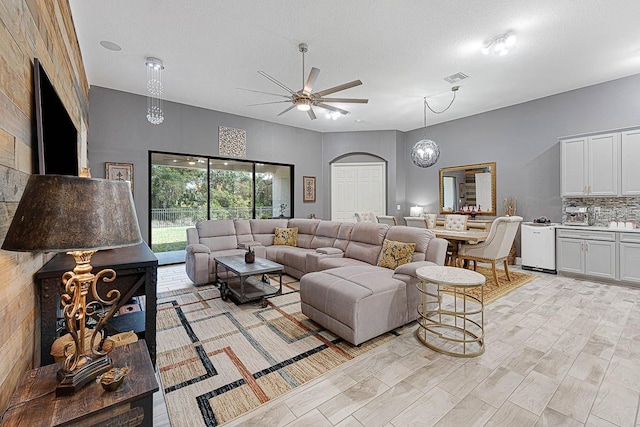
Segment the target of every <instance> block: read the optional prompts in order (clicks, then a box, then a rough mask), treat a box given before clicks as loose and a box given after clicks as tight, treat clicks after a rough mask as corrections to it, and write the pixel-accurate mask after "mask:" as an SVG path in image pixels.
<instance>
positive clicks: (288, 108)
mask: <svg viewBox="0 0 640 427" xmlns="http://www.w3.org/2000/svg"><path fill="white" fill-rule="evenodd" d="M293 107H295V104H291V106H290V107H287V109H286V110H284V111H283V112H281V113H280V114H278V116H281V115H283V114H284V113H286V112H287V111H289V110H291V109H292V108H293Z"/></svg>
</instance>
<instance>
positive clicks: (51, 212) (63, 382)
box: [2, 175, 142, 396]
mask: <svg viewBox="0 0 640 427" xmlns="http://www.w3.org/2000/svg"><path fill="white" fill-rule="evenodd" d="M140 243H142V237H141V236H140V228H139V226H138V220H137V217H136V213H135V207H134V204H133V198H132V196H131V188H130V186H129V184H128V183H127V182H122V181H108V180H105V179H92V178H83V177H77V176H62V175H31V177H30V178H29V181H28V182H27V185H26V187H25V190H24V193H23V194H22V198H21V199H20V203H19V204H18V208H17V210H16V213H15V215H14V217H13V220H12V222H11V225H10V226H9V230H8V231H7V235H6V237H5V239H4V243H3V244H2V249H4V250H7V251H20V252H66V253H67V254H69V255H71V256H73V257H74V258H75V261H76V266H75V268H74V269H73V271H68V272H66V273H64V274H63V275H62V284H63V286H64V292H63V293H62V295H61V297H60V305H61V307H62V312H63V314H64V320H65V324H66V327H67V330H68V332H69V333H70V334H71V336H72V337H73V346H74V349H75V351H74V352H73V354H66V352H65V355H66V359H65V361H64V364H63V366H62V368H61V369H60V370H59V371H58V381H59V384H58V387H57V389H56V395H58V396H63V395H69V394H73V393H75V392H76V391H77V390H79V389H80V388H82V386H84V385H85V384H87V383H88V382H90V381H92V380H93V379H95V378H96V377H97V376H98V375H99V374H101V373H102V372H105V371H107V370H109V369H111V368H112V363H111V359H110V358H109V357H108V356H107V354H108V352H109V350H110V349H106V348H105V346H104V345H103V344H104V342H105V339H106V331H104V326H105V324H106V323H107V322H108V321H109V319H111V317H112V316H113V314H114V312H115V310H116V306H117V303H118V301H119V300H120V291H118V290H116V289H112V290H109V291H108V292H107V293H106V296H105V297H104V298H103V297H101V296H100V294H99V293H98V289H97V287H98V286H97V285H98V282H99V281H100V280H102V281H103V282H112V281H113V280H114V279H115V277H116V273H115V271H113V270H112V269H104V270H102V271H100V272H99V273H97V274H93V273H92V272H91V270H92V267H91V264H90V261H91V256H92V255H93V254H94V253H96V252H97V251H99V250H104V249H114V248H121V247H125V246H132V245H137V244H140ZM87 297H89V298H90V302H87ZM88 316H90V317H93V318H95V319H96V320H97V325H96V327H95V329H94V331H93V333H92V334H91V338H90V344H91V345H90V348H89V349H88V350H86V351H85V339H86V338H85V328H86V320H87V319H86V318H87V317H88ZM87 338H88V337H87Z"/></svg>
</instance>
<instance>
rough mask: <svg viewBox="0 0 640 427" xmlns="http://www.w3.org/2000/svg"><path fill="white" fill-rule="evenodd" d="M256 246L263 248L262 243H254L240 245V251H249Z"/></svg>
mask: <svg viewBox="0 0 640 427" xmlns="http://www.w3.org/2000/svg"><path fill="white" fill-rule="evenodd" d="M256 246H262V243H260V242H254V241H251V242H242V243H238V249H249V248H254V247H256Z"/></svg>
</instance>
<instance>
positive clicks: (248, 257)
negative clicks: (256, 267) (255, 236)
mask: <svg viewBox="0 0 640 427" xmlns="http://www.w3.org/2000/svg"><path fill="white" fill-rule="evenodd" d="M255 260H256V253H255V252H253V251H252V250H251V249H249V251H247V253H245V254H244V262H246V263H247V264H253V263H254V262H255Z"/></svg>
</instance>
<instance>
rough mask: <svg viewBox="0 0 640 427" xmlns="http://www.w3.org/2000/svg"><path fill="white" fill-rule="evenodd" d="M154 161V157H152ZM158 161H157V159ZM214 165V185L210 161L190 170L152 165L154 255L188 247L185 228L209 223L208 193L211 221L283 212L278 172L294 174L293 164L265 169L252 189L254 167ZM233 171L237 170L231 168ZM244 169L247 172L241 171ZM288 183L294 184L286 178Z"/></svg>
mask: <svg viewBox="0 0 640 427" xmlns="http://www.w3.org/2000/svg"><path fill="white" fill-rule="evenodd" d="M152 159H153V156H152ZM152 162H155V160H152ZM216 162H217V163H214V161H213V160H212V161H211V171H210V174H211V184H210V186H208V184H207V169H206V163H204V165H202V164H201V163H196V162H191V163H195V165H193V166H189V165H191V163H189V162H182V163H186V164H187V165H186V166H183V165H180V166H173V165H166V164H165V165H162V164H152V166H151V233H152V236H151V243H152V248H151V249H152V250H153V251H154V252H165V251H174V250H182V249H184V248H185V247H186V243H187V238H186V229H187V228H189V227H193V226H194V225H195V223H196V222H197V221H200V220H203V219H207V191H209V195H210V205H209V218H211V219H242V218H244V219H250V218H253V217H254V215H253V211H252V209H253V197H254V193H255V206H256V213H255V218H271V217H272V216H275V215H276V213H275V212H276V211H277V212H279V204H280V203H281V200H277V202H278V206H276V207H275V208H274V204H273V203H274V200H273V199H274V193H273V191H274V187H273V180H274V174H273V173H272V172H268V171H265V170H267V169H273V170H274V171H279V173H282V170H283V168H284V169H286V170H287V173H289V172H288V171H289V167H288V166H277V165H260V167H259V169H260V171H259V172H257V173H256V180H255V185H256V188H255V192H254V191H253V173H252V172H251V171H247V169H250V170H252V168H253V166H252V163H248V162H242V163H241V162H235V163H237V168H235V167H234V166H236V165H233V164H231V166H228V165H229V164H230V163H232V162H225V163H226V165H225V167H226V168H225V169H218V168H216V164H221V163H220V161H216ZM229 167H232V168H233V169H236V170H230V169H229ZM242 169H244V170H242ZM287 182H289V180H288V179H287Z"/></svg>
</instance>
